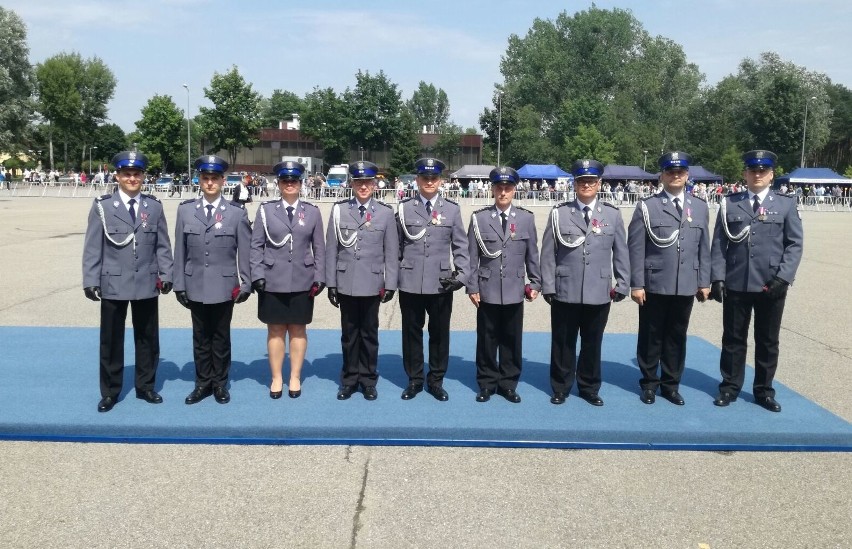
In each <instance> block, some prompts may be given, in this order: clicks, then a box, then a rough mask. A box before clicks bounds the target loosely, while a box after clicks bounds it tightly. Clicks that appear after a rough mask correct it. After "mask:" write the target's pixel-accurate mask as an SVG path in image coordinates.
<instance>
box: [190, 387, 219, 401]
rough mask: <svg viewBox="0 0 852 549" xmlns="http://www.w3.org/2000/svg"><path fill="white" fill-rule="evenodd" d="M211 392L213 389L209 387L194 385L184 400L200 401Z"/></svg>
mask: <svg viewBox="0 0 852 549" xmlns="http://www.w3.org/2000/svg"><path fill="white" fill-rule="evenodd" d="M212 394H213V389H211V388H210V387H196V388H195V389H193V390H192V392H191V393H189V395H188V396H187V397H186V399H185V400H184V402H186V403H187V404H195V403H196V402H201V401H202V400H204V399H205V398H207V397H209V396H210V395H212Z"/></svg>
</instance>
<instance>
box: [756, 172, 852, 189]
mask: <svg viewBox="0 0 852 549" xmlns="http://www.w3.org/2000/svg"><path fill="white" fill-rule="evenodd" d="M782 183H783V184H785V185H787V186H788V187H789V186H790V185H791V184H792V185H850V184H852V179H849V178H847V177H843V176H842V175H840V174H839V173H837V172H835V171H834V170H832V169H831V168H796V169H795V170H793V171H792V172H790V173H788V174H787V175H782V176H781V177H776V178H775V181H774V182H773V183H772V186H773V188H778V187H780V186H781V184H782Z"/></svg>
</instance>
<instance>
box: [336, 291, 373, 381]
mask: <svg viewBox="0 0 852 549" xmlns="http://www.w3.org/2000/svg"><path fill="white" fill-rule="evenodd" d="M339 296H340V332H341V334H340V345H341V347H342V348H343V371H342V372H341V374H340V382H341V385H358V384H359V383H360V384H361V385H362V386H363V387H375V386H376V381H377V380H378V378H379V375H378V373H376V366H377V363H378V361H379V304H380V303H381V298H380V297H379V296H367V297H355V296H350V295H343V294H339Z"/></svg>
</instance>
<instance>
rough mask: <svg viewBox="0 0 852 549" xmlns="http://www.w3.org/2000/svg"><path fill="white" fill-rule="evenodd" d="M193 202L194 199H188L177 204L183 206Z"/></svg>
mask: <svg viewBox="0 0 852 549" xmlns="http://www.w3.org/2000/svg"><path fill="white" fill-rule="evenodd" d="M193 202H195V199H194V198H190V199H187V200H184V201H183V202H181V203H180V204H179V206H183V205H184V204H191V203H193Z"/></svg>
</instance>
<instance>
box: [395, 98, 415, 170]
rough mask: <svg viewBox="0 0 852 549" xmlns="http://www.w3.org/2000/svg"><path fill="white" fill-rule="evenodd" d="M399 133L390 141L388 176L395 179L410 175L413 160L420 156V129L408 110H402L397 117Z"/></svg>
mask: <svg viewBox="0 0 852 549" xmlns="http://www.w3.org/2000/svg"><path fill="white" fill-rule="evenodd" d="M399 121H400V125H399V132H398V134H397V136H396V138H395V139H394V140H393V141H391V142H390V143H391V148H390V167H389V170H388V171H389V172H390V173H389V175H390V176H391V177H396V176H398V175H401V174H405V173H411V170H412V169H413V164H414V160H415V159H417V158H418V157H419V156H420V139H419V137H418V136H419V134H420V128H419V127H418V124H417V120H415V119H414V115H413V114H412V113H411V111H409V110H408V109H403V110H402V112H401V113H400V116H399Z"/></svg>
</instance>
